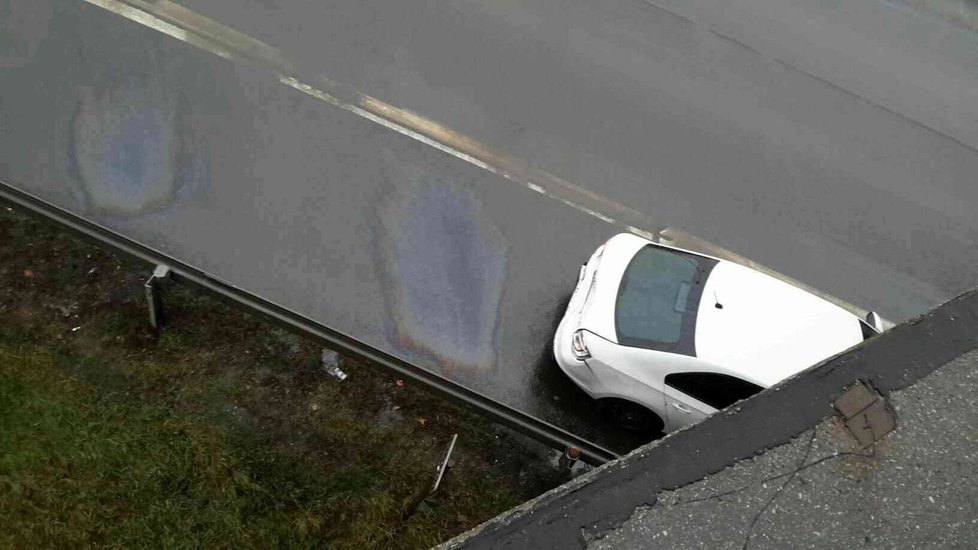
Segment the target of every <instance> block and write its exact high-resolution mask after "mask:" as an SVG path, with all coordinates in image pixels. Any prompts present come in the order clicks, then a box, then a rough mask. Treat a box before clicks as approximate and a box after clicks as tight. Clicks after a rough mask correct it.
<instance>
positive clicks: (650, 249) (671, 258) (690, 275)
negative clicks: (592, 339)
mask: <svg viewBox="0 0 978 550" xmlns="http://www.w3.org/2000/svg"><path fill="white" fill-rule="evenodd" d="M714 265H716V261H715V260H711V259H709V258H704V257H702V256H696V255H694V254H688V253H686V252H680V251H678V250H672V249H669V248H661V247H658V246H655V245H648V246H646V247H644V248H642V249H641V250H639V251H638V253H636V254H635V257H633V258H632V260H631V262H629V264H628V267H627V268H626V269H625V274H624V276H623V277H622V280H621V284H620V285H619V287H618V300H617V302H616V304H615V330H616V331H617V332H618V342H619V343H621V344H622V345H625V346H633V347H640V348H648V349H656V350H662V351H669V352H673V353H683V354H686V355H695V352H696V350H695V349H694V345H693V340H694V339H693V330H694V327H695V326H696V311H697V309H698V308H699V303H700V297H701V296H702V294H703V284H704V283H705V282H706V278H707V275H708V274H709V272H710V270H712V269H713V266H714Z"/></svg>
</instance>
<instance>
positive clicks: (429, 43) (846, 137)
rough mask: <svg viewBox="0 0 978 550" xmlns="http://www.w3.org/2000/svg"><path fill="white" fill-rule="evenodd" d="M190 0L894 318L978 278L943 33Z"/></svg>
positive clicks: (820, 15) (770, 16)
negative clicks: (761, 41) (726, 25)
mask: <svg viewBox="0 0 978 550" xmlns="http://www.w3.org/2000/svg"><path fill="white" fill-rule="evenodd" d="M186 3H187V5H189V6H191V7H193V8H194V9H197V10H199V11H201V12H203V13H205V14H206V15H208V16H211V17H214V18H216V19H217V20H219V21H222V22H224V23H226V24H228V25H231V26H233V27H235V28H238V29H240V30H243V31H245V32H247V33H249V34H253V35H255V36H256V37H258V38H260V39H262V40H265V41H266V42H268V43H270V44H272V45H274V46H276V47H280V48H282V49H283V50H284V51H285V52H286V53H287V54H288V55H289V56H291V57H294V58H296V59H299V60H301V61H302V62H303V63H305V64H306V65H307V66H309V67H311V68H314V69H316V70H319V71H321V72H323V73H325V74H327V75H329V76H331V77H332V78H334V79H336V80H339V81H341V82H346V83H349V84H351V85H353V86H355V87H357V88H358V89H361V90H363V91H364V92H366V93H369V94H371V95H373V96H376V97H379V98H380V99H382V100H384V101H387V102H389V103H391V104H394V105H397V106H399V107H403V108H407V109H411V110H413V111H416V112H418V113H421V114H423V115H425V116H427V117H429V118H431V119H434V120H436V121H438V122H441V123H443V124H445V125H447V126H448V127H450V128H452V129H454V130H457V131H459V132H461V133H463V134H465V135H467V136H471V137H473V138H475V139H477V140H479V141H481V142H483V143H486V144H489V145H490V146H492V147H494V148H496V149H498V150H501V151H504V152H507V153H509V154H512V155H515V156H517V157H520V158H525V159H529V160H530V161H531V162H532V163H534V164H535V165H537V166H541V167H543V168H545V169H547V170H549V171H550V172H553V173H555V174H556V175H558V176H561V177H563V178H565V179H568V180H570V181H572V182H574V183H576V184H578V185H582V186H585V187H587V188H588V189H589V190H591V191H593V192H597V193H600V194H602V195H604V196H607V197H610V198H611V199H613V200H615V201H617V202H619V203H622V204H627V205H629V206H632V207H634V208H636V209H638V210H640V211H642V212H645V213H647V214H648V215H649V216H650V219H652V220H655V222H656V223H661V224H663V225H674V226H679V227H682V228H684V229H686V230H688V231H690V232H692V233H694V234H696V235H698V236H701V237H704V238H706V239H708V240H710V241H713V242H716V243H718V244H720V245H722V246H724V247H726V248H728V249H731V250H733V251H735V252H738V253H739V254H741V255H743V256H746V257H748V258H751V259H753V260H755V261H758V262H760V263H762V264H764V265H768V266H770V267H772V268H774V269H775V270H777V271H780V272H783V273H786V274H787V275H789V276H791V277H794V278H795V279H798V280H801V281H803V282H805V283H807V284H809V285H811V286H813V287H815V288H819V289H822V290H824V291H826V292H828V293H830V294H833V295H836V296H839V297H841V298H843V299H845V300H846V301H848V302H851V303H855V304H859V305H860V306H863V307H866V308H868V309H874V310H878V311H880V312H881V313H883V314H884V316H886V317H888V318H892V319H894V320H897V321H899V320H901V319H905V318H907V317H909V316H912V315H914V314H916V313H920V312H923V311H926V310H927V309H929V308H930V307H932V306H934V305H936V304H937V303H939V302H940V301H942V300H943V299H946V298H948V297H950V296H952V295H955V294H957V293H959V292H961V291H963V290H965V289H967V288H970V287H972V286H973V285H974V284H975V283H976V282H978V281H976V279H975V275H974V274H975V273H976V269H975V266H978V252H976V251H978V247H976V246H974V245H975V242H976V235H978V231H976V221H975V220H976V218H975V216H974V215H973V212H974V211H975V205H976V203H978V186H976V185H974V182H975V176H974V174H976V173H978V152H976V151H975V148H974V143H972V141H973V140H972V139H971V137H969V136H972V135H973V133H974V129H975V125H974V122H975V121H974V118H973V115H974V113H975V112H978V104H976V102H975V97H974V90H975V89H978V87H976V86H975V84H974V79H975V78H976V77H975V74H978V72H976V71H974V67H975V65H976V63H978V48H975V47H974V45H973V44H974V42H973V39H972V38H971V36H970V35H967V34H962V33H961V32H958V31H957V30H956V29H951V30H949V28H947V25H945V24H944V23H943V22H941V21H940V20H936V21H931V19H930V18H928V17H927V16H919V15H917V14H915V12H913V11H910V10H900V9H897V8H894V7H893V6H892V5H890V4H882V3H879V2H869V1H860V2H855V3H847V4H846V5H845V6H844V7H842V6H839V5H838V4H837V3H833V2H818V3H811V2H789V3H774V2H761V1H760V0H743V1H741V2H738V3H736V4H731V3H729V2H723V3H721V2H708V1H707V0H703V1H701V2H689V3H686V2H680V3H676V4H677V5H678V4H682V6H681V7H675V10H678V11H679V14H678V15H677V14H675V13H673V11H670V10H671V8H670V9H662V8H660V7H656V6H654V5H651V4H649V3H646V2H640V1H637V0H598V1H590V2H581V1H568V0H534V1H532V2H516V1H509V0H507V1H498V0H493V1H484V0H463V1H451V2H448V1H429V2H411V3H391V2H385V1H371V0H368V1H361V0H356V1H349V2H348V1H340V2H328V3H324V2H312V1H307V2H280V1H276V0H272V1H268V0H261V1H259V0H218V1H213V0H206V1H204V0H187V2H186ZM775 4H778V5H775ZM718 6H719V8H718ZM667 7H669V6H667ZM724 7H725V8H724ZM680 8H681V9H680ZM714 8H716V9H714ZM721 8H722V9H721ZM675 10H674V11H675ZM684 10H686V11H688V10H698V11H696V12H695V13H691V14H690V15H689V16H686V15H682V14H683V13H686V11H684ZM758 12H760V13H758ZM812 12H814V13H812ZM707 16H709V17H707ZM714 16H716V17H715V18H714ZM701 19H702V20H701ZM727 19H729V21H730V24H731V25H733V24H734V23H736V24H737V25H741V26H740V27H737V29H742V31H743V32H740V31H738V34H734V32H733V30H737V29H733V30H730V29H727V30H724V29H726V28H727V27H723V26H720V25H719V23H718V21H720V22H722V21H726V20H727ZM799 29H801V30H804V31H805V32H804V33H802V32H801V30H799ZM821 31H824V32H823V33H822V34H820V32H821ZM725 33H726V34H725ZM757 37H760V39H762V40H763V41H764V42H763V43H758V44H754V42H757V40H755V39H756V38H757ZM837 39H838V40H837ZM877 61H879V63H878V64H877Z"/></svg>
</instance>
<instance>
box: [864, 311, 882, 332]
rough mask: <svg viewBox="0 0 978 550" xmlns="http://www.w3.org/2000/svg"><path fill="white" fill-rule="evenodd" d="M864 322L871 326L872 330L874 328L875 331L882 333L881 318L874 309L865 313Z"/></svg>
mask: <svg viewBox="0 0 978 550" xmlns="http://www.w3.org/2000/svg"><path fill="white" fill-rule="evenodd" d="M866 323H867V324H868V325H869V326H871V327H873V330H875V331H876V332H878V333H880V334H882V333H883V320H882V319H880V316H879V314H878V313H876V312H875V311H870V312H869V313H868V314H867V315H866Z"/></svg>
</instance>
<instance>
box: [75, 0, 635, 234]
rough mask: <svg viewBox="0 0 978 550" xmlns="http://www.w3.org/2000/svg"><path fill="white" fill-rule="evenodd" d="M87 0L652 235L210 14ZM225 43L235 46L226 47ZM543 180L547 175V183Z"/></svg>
mask: <svg viewBox="0 0 978 550" xmlns="http://www.w3.org/2000/svg"><path fill="white" fill-rule="evenodd" d="M83 1H85V2H88V3H89V4H92V5H94V6H98V7H100V8H102V9H105V10H107V11H109V12H112V13H114V14H116V15H119V16H121V17H125V18H126V19H128V20H130V21H133V22H136V23H139V24H140V25H143V26H145V27H148V28H150V29H153V30H155V31H158V32H161V33H163V34H166V35H167V36H170V37H172V38H175V39H177V40H180V41H182V42H185V43H188V44H191V45H193V46H195V47H198V48H200V49H202V50H205V51H207V52H210V53H213V54H215V55H217V56H219V57H222V58H225V59H229V60H235V59H236V58H237V59H239V60H242V61H251V62H257V63H258V64H260V65H263V66H264V67H265V68H266V69H270V70H272V71H273V72H274V73H275V75H276V77H277V78H278V80H279V81H280V82H281V83H282V84H285V85H287V86H289V87H291V88H293V89H295V90H298V91H300V92H302V93H304V94H306V95H309V96H310V97H313V98H316V99H318V100H320V101H324V102H326V103H328V104H330V105H333V106H334V107H338V108H340V109H343V110H345V111H348V112H350V113H353V114H355V115H357V116H360V117H362V118H365V119H367V120H369V121H371V122H374V123H376V124H379V125H381V126H383V127H385V128H388V129H390V130H393V131H395V132H397V133H399V134H401V135H404V136H407V137H409V138H411V139H414V140H416V141H418V142H421V143H423V144H425V145H428V146H430V147H434V148H435V149H438V150H439V151H442V152H444V153H447V154H449V155H452V156H454V157H456V158H458V159H460V160H463V161H465V162H468V163H469V164H471V165H473V166H476V167H478V168H481V169H483V170H486V171H488V172H491V173H493V174H496V175H498V176H501V177H502V178H504V179H506V180H508V181H511V182H513V183H517V184H519V185H521V186H523V187H524V188H526V189H529V190H530V191H533V192H536V193H539V194H541V195H543V196H545V197H547V198H550V199H553V200H555V201H557V202H560V203H561V204H564V205H566V206H569V207H571V208H573V209H575V210H578V211H579V212H582V213H584V214H586V215H588V216H591V217H594V218H597V219H599V220H601V221H603V222H606V223H609V224H611V225H616V226H619V227H621V228H623V229H625V230H627V231H629V232H632V233H635V234H637V235H640V236H643V237H646V238H651V237H652V233H651V232H649V231H645V230H642V229H638V228H637V227H635V226H634V225H629V224H628V223H626V222H625V221H623V220H621V219H618V218H616V217H615V216H611V215H609V214H607V213H604V212H602V211H601V210H603V208H602V209H599V208H600V207H598V206H596V205H604V206H605V207H607V209H608V210H612V211H616V212H619V213H621V214H622V215H623V216H625V217H627V218H630V219H633V220H637V221H640V222H645V221H646V217H645V215H644V214H642V213H641V212H638V211H637V210H633V209H631V208H628V207H627V206H624V205H622V204H619V203H616V202H614V201H612V200H610V199H608V198H606V197H603V196H601V195H599V194H597V193H594V192H593V191H589V190H587V189H584V188H581V187H579V186H576V185H573V184H571V183H569V182H566V181H563V180H561V179H559V178H556V177H554V176H552V175H550V174H548V173H546V172H544V171H542V170H538V169H529V168H526V167H527V163H526V162H524V161H522V160H520V159H515V158H509V157H506V156H505V155H502V154H499V153H497V152H495V151H493V150H492V149H490V148H489V147H487V146H485V145H483V144H481V143H479V142H478V141H475V140H473V139H471V138H469V137H467V136H463V135H461V134H458V133H457V132H455V131H453V130H450V129H448V128H445V127H444V126H442V125H440V124H438V123H437V122H434V121H432V120H429V119H426V118H424V117H422V116H420V115H417V114H415V113H412V112H410V111H406V110H404V109H400V108H397V107H394V106H392V105H389V104H387V103H384V102H383V101H380V100H378V99H376V98H374V97H371V96H368V95H366V94H362V93H359V92H356V91H354V90H350V89H346V88H345V87H344V86H343V85H341V84H337V83H334V82H333V81H332V80H330V79H329V78H328V77H325V76H323V75H317V76H316V77H315V78H314V79H305V80H304V79H302V78H300V77H298V76H296V75H295V74H294V73H295V72H296V67H297V65H296V64H295V63H293V62H291V61H289V60H287V59H286V58H285V57H284V56H283V55H282V53H281V52H280V51H279V50H277V49H276V48H274V47H272V46H269V45H267V44H265V43H263V42H260V41H258V40H256V39H254V38H252V37H250V36H247V35H244V34H242V33H240V32H238V31H235V30H234V29H231V28H229V27H226V26H224V25H222V24H221V23H218V22H216V21H214V20H211V19H209V18H207V17H204V16H201V15H199V14H197V13H195V12H193V11H191V10H188V9H187V8H184V7H182V6H180V5H178V4H174V3H173V2H170V1H168V0H156V1H154V2H152V3H150V2H147V1H146V0H83ZM126 2H128V3H126ZM131 4H135V5H136V6H139V7H135V6H133V5H131ZM158 15H159V16H158ZM161 17H166V18H167V19H169V20H170V21H166V20H164V19H162V18H161ZM225 45H226V46H229V47H225ZM236 49H240V52H237V53H238V54H239V55H235V54H234V53H232V52H234V51H235V50H236ZM307 80H315V81H316V82H322V83H324V84H325V87H327V88H333V89H335V90H336V91H337V92H342V93H331V92H330V91H327V90H324V89H322V87H317V86H314V85H311V84H309V83H308V82H307ZM344 96H353V98H355V100H356V103H353V102H351V101H350V100H344V99H343V98H342V97H344ZM432 136H437V137H438V138H441V139H436V138H434V137H432ZM531 174H536V175H537V177H538V180H537V182H535V181H533V178H530V177H529V176H530V175H531ZM539 180H546V183H543V182H542V181H539ZM567 195H570V196H571V198H568V197H567ZM589 204H590V205H589Z"/></svg>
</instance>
